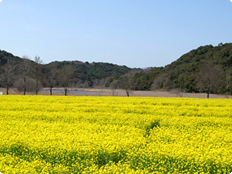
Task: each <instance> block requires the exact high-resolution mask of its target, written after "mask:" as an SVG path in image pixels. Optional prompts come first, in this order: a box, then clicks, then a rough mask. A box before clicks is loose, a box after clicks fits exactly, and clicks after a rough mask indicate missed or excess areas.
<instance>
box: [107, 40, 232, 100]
mask: <svg viewBox="0 0 232 174" xmlns="http://www.w3.org/2000/svg"><path fill="white" fill-rule="evenodd" d="M106 86H107V87H110V88H112V89H115V88H123V89H125V90H126V91H127V94H128V95H129V91H130V90H165V91H168V90H175V91H176V92H177V93H179V95H182V94H183V93H184V92H190V93H199V92H205V93H207V97H209V93H215V94H228V95H231V94H232V43H227V44H222V43H220V44H219V45H218V46H215V47H213V46H212V45H206V46H201V47H199V48H197V49H194V50H192V51H190V52H189V53H186V54H184V55H183V56H181V57H180V58H179V59H178V60H176V61H174V62H172V63H171V64H169V65H166V66H165V67H159V68H155V67H151V68H146V69H143V70H137V71H130V72H129V73H127V74H125V75H122V76H120V77H113V78H110V79H108V81H107V82H106Z"/></svg>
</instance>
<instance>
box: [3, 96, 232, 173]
mask: <svg viewBox="0 0 232 174" xmlns="http://www.w3.org/2000/svg"><path fill="white" fill-rule="evenodd" d="M0 106H1V108H0V124H1V129H0V137H1V141H0V172H2V173H9V174H12V173H17V174H18V173H117V172H118V173H168V172H170V173H175V172H176V173H230V172H232V100H229V99H187V98H149V97H147V98H142V97H140V98H138V97H132V98H126V97H81V96H80V97H71V96H69V97H63V96H52V97H50V96H0Z"/></svg>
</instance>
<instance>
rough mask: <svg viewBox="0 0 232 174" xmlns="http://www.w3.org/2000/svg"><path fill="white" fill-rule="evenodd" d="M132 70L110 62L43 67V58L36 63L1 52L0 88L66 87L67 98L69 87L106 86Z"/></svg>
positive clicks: (64, 63) (29, 89) (23, 90)
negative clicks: (108, 80) (107, 82)
mask: <svg viewBox="0 0 232 174" xmlns="http://www.w3.org/2000/svg"><path fill="white" fill-rule="evenodd" d="M130 70H132V69H131V68H128V67H126V66H118V65H115V64H110V63H96V62H93V63H89V62H80V61H63V62H57V61H56V62H51V63H49V64H43V61H42V59H41V58H40V57H38V56H36V57H35V58H34V59H33V60H31V59H29V58H28V57H27V56H24V57H22V58H20V57H16V56H14V55H12V54H11V53H8V52H6V51H1V50H0V87H4V88H6V91H7V94H8V93H9V92H8V91H9V88H13V87H14V88H17V89H18V91H21V92H23V94H26V92H35V93H36V94H38V92H39V90H40V89H42V88H44V87H46V88H49V89H50V93H51V94H52V89H53V88H54V87H63V88H64V90H65V95H67V91H68V88H69V87H72V88H75V87H79V88H81V87H85V88H89V87H95V86H100V87H104V85H105V79H106V78H108V77H119V76H121V75H123V74H126V73H128V72H129V71H130Z"/></svg>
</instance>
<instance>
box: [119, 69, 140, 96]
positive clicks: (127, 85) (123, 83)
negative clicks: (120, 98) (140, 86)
mask: <svg viewBox="0 0 232 174" xmlns="http://www.w3.org/2000/svg"><path fill="white" fill-rule="evenodd" d="M117 86H118V87H119V88H122V89H125V90H126V95H127V97H129V96H130V93H131V90H134V89H135V88H136V86H137V81H136V80H135V78H134V72H130V73H128V74H126V75H124V76H122V77H120V78H119V79H118V84H117Z"/></svg>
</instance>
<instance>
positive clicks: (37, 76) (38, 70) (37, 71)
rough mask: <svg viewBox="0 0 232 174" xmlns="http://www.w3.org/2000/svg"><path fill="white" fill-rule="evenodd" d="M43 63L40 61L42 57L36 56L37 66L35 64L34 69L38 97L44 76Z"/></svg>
mask: <svg viewBox="0 0 232 174" xmlns="http://www.w3.org/2000/svg"><path fill="white" fill-rule="evenodd" d="M42 63H43V61H42V60H41V59H40V57H38V56H36V57H35V64H34V68H33V74H34V77H35V80H36V87H35V94H36V95H37V94H38V92H39V80H40V78H41V76H42V73H41V69H42V67H41V65H42Z"/></svg>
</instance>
